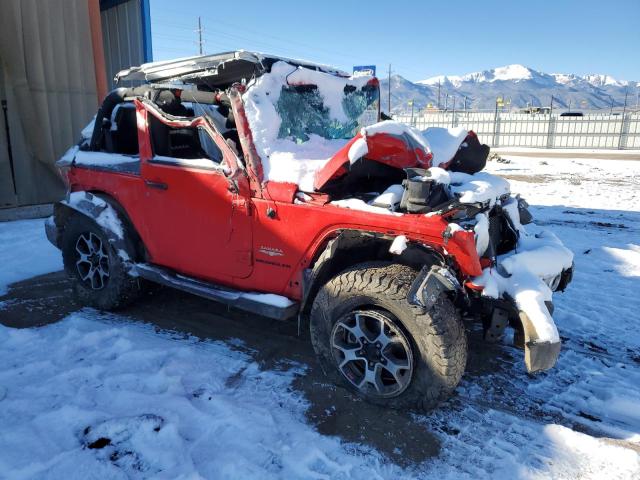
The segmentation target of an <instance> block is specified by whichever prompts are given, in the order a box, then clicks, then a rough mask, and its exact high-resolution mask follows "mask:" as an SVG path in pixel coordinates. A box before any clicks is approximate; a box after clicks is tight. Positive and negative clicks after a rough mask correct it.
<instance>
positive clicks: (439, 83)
mask: <svg viewBox="0 0 640 480" xmlns="http://www.w3.org/2000/svg"><path fill="white" fill-rule="evenodd" d="M438 110H440V80H438Z"/></svg>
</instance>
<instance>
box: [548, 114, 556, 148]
mask: <svg viewBox="0 0 640 480" xmlns="http://www.w3.org/2000/svg"><path fill="white" fill-rule="evenodd" d="M555 130H556V122H555V121H554V120H553V114H552V113H551V112H549V123H548V124H547V148H553V143H554V135H555V133H556V132H555Z"/></svg>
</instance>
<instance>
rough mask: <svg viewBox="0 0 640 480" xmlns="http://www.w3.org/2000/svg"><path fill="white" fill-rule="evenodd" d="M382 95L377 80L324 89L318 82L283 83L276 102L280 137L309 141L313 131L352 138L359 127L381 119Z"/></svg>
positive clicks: (325, 134)
mask: <svg viewBox="0 0 640 480" xmlns="http://www.w3.org/2000/svg"><path fill="white" fill-rule="evenodd" d="M327 96H330V98H327ZM379 98H380V90H379V87H378V84H377V82H375V81H371V82H370V83H367V84H365V85H364V86H362V87H356V86H354V85H349V84H347V85H344V87H342V88H341V89H340V88H339V87H338V88H337V89H336V90H335V91H330V90H329V89H326V88H323V89H322V92H321V91H320V88H319V87H318V85H312V84H311V85H309V84H307V85H283V86H282V88H281V91H280V97H279V99H278V101H277V103H276V104H275V108H276V112H277V113H278V116H279V117H280V120H281V123H280V128H279V130H278V138H288V139H291V140H294V141H295V142H296V143H301V142H306V141H307V140H309V135H311V134H315V135H318V136H320V137H322V138H326V139H349V138H352V137H353V136H354V135H356V134H357V132H358V131H359V130H360V128H362V127H365V126H368V125H371V124H373V123H376V122H377V121H378V104H379ZM329 105H332V106H333V107H334V108H330V107H329ZM335 107H339V108H335Z"/></svg>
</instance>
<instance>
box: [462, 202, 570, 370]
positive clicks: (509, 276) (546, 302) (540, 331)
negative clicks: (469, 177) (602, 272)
mask: <svg viewBox="0 0 640 480" xmlns="http://www.w3.org/2000/svg"><path fill="white" fill-rule="evenodd" d="M477 217H478V218H476V224H475V227H474V228H475V230H476V244H477V248H478V253H479V254H480V255H482V256H484V259H485V261H484V263H485V265H486V266H485V268H484V269H483V271H482V274H481V275H480V276H478V277H475V278H473V279H471V281H470V282H469V286H470V287H471V288H472V289H473V290H474V291H475V293H476V294H478V293H479V294H480V296H481V298H482V300H483V301H484V303H485V304H487V305H488V307H485V308H486V309H487V310H489V316H488V320H485V323H487V325H485V327H486V331H487V332H488V335H489V336H490V335H491V333H492V332H494V335H495V331H496V329H497V330H499V329H500V327H502V328H504V326H505V325H506V323H507V322H508V323H509V324H511V325H512V326H514V327H515V329H516V336H515V341H516V342H515V343H516V345H517V346H519V347H521V348H524V350H525V364H526V367H527V370H528V371H529V372H536V371H541V370H548V369H549V368H551V367H553V366H554V365H555V363H556V361H557V358H558V355H559V353H560V335H559V333H558V329H557V327H556V324H555V321H554V319H553V316H552V315H553V303H552V296H553V292H555V291H562V290H564V289H565V288H566V286H567V285H568V284H569V282H570V281H571V279H572V276H573V253H572V252H571V251H570V250H569V249H567V248H566V247H565V246H564V245H563V244H562V242H561V241H560V240H559V239H558V237H556V236H555V235H554V234H553V233H551V232H550V231H548V230H544V229H541V228H540V227H538V226H536V225H535V224H532V223H529V222H530V220H531V217H530V215H529V213H528V210H527V209H526V203H524V202H523V201H522V200H521V199H519V198H513V197H510V196H509V197H505V198H503V199H501V200H498V202H497V203H496V205H495V206H494V207H493V208H492V209H491V210H490V211H489V212H486V213H481V214H478V215H477ZM523 219H524V220H525V221H526V222H527V223H529V225H527V226H526V227H525V226H524V225H523V224H522V221H523ZM505 306H506V308H505ZM496 312H498V313H496Z"/></svg>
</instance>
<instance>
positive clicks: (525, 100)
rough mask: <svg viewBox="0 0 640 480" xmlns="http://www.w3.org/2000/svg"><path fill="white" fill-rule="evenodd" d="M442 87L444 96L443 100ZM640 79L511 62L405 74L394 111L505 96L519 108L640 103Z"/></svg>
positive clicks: (397, 80)
mask: <svg viewBox="0 0 640 480" xmlns="http://www.w3.org/2000/svg"><path fill="white" fill-rule="evenodd" d="M387 88H388V79H387V78H381V79H380V90H381V97H382V110H383V111H388V101H387V91H388V90H387ZM438 90H440V102H438ZM639 91H640V82H637V81H621V80H616V79H614V78H613V77H611V76H609V75H602V74H592V75H582V76H581V75H575V74H564V73H544V72H540V71H537V70H534V69H532V68H529V67H525V66H523V65H518V64H514V65H507V66H504V67H498V68H494V69H491V70H484V71H482V72H473V73H469V74H467V75H461V76H458V75H439V76H437V77H432V78H428V79H426V80H421V81H418V82H411V81H410V80H407V79H406V78H404V77H402V76H400V75H392V76H391V111H392V112H395V113H397V112H401V111H405V112H406V111H408V110H411V106H410V105H411V103H410V102H411V101H413V106H414V109H415V110H416V111H419V110H421V109H423V108H425V107H428V106H430V105H431V106H432V107H434V108H437V106H438V105H440V108H442V109H445V108H447V109H449V110H451V109H453V108H454V102H455V109H456V110H462V109H464V107H465V104H466V108H468V109H473V110H484V109H494V108H495V106H496V99H497V98H502V99H503V104H504V108H512V109H518V108H523V107H527V106H529V105H531V106H549V105H550V103H551V96H553V107H554V108H560V109H564V110H567V109H571V110H593V109H607V108H611V107H612V106H613V107H614V108H619V107H622V106H623V105H624V102H625V94H627V106H628V107H635V106H636V104H637V102H638V92H639Z"/></svg>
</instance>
